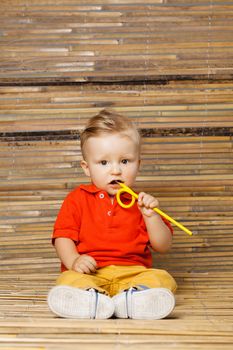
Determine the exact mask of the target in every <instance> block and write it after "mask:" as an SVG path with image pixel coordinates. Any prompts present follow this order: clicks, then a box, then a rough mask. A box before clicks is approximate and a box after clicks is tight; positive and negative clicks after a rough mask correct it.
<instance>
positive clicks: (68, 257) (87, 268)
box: [48, 110, 176, 319]
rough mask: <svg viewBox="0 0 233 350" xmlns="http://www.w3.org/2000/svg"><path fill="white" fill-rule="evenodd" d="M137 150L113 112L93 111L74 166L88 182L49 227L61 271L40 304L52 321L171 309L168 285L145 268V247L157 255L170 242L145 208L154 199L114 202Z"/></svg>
mask: <svg viewBox="0 0 233 350" xmlns="http://www.w3.org/2000/svg"><path fill="white" fill-rule="evenodd" d="M140 147H141V139H140V135H139V132H138V130H137V129H136V127H135V126H134V125H133V124H132V123H131V121H130V120H129V119H128V118H126V117H124V116H122V115H119V114H117V113H115V112H114V111H107V110H103V111H101V112H100V113H99V114H98V115H97V116H95V117H93V118H91V119H90V120H89V122H88V124H87V126H86V128H85V129H84V130H83V132H82V133H81V150H82V155H83V160H82V161H81V167H82V169H83V171H84V173H85V174H86V175H87V176H88V177H90V180H91V183H90V184H88V185H80V186H79V187H78V188H76V189H74V190H73V191H72V192H71V193H70V194H68V196H67V197H66V199H65V200H64V202H63V205H62V207H61V209H60V212H59V214H58V217H57V220H56V222H55V226H54V232H53V244H54V245H55V248H56V252H57V255H58V257H59V258H60V260H61V270H62V274H61V275H60V276H59V277H58V280H57V283H56V286H55V287H54V288H52V289H51V291H50V292H49V295H48V305H49V307H50V309H51V310H52V311H53V312H54V313H55V314H56V315H58V316H61V317H67V318H96V319H107V318H110V317H111V316H114V317H117V318H132V319H161V318H164V317H166V316H168V315H169V314H170V313H171V311H172V310H173V308H174V305H175V298H174V295H173V292H175V290H176V282H175V281H174V279H173V278H172V276H170V275H169V274H168V273H167V272H166V271H165V270H159V269H153V268H152V256H151V251H150V249H154V250H155V251H157V252H159V253H165V252H167V251H168V250H169V249H170V247H171V244H172V228H171V226H170V224H169V223H168V222H167V221H166V220H164V219H162V218H161V217H160V216H159V215H158V214H157V213H156V212H155V211H153V210H152V209H153V208H154V207H159V203H158V200H157V199H156V198H154V197H153V196H152V195H150V194H147V193H144V192H140V193H139V195H138V202H136V203H135V204H134V205H133V206H132V207H131V208H128V209H125V208H122V207H121V206H120V205H119V204H118V203H117V201H116V198H115V195H116V193H117V191H118V190H119V188H120V185H119V182H123V183H125V184H126V185H127V186H129V187H131V186H133V184H134V182H135V179H136V176H137V172H138V169H139V165H140ZM121 199H122V201H123V202H124V203H126V204H127V203H129V201H131V198H129V196H128V195H127V194H123V195H122V196H121Z"/></svg>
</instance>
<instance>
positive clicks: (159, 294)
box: [113, 288, 175, 320]
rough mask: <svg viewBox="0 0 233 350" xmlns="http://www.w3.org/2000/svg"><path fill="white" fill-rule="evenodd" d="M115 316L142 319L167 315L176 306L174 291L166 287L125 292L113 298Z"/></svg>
mask: <svg viewBox="0 0 233 350" xmlns="http://www.w3.org/2000/svg"><path fill="white" fill-rule="evenodd" d="M113 301H114V303H115V316H116V317H118V318H127V317H128V318H132V319H141V320H159V319H162V318H165V317H167V316H168V315H169V314H170V313H171V312H172V310H173V309H174V306H175V297H174V295H173V293H172V292H171V291H170V290H169V289H166V288H151V289H147V290H143V291H133V292H130V291H129V292H124V293H121V294H119V295H117V296H115V297H114V298H113Z"/></svg>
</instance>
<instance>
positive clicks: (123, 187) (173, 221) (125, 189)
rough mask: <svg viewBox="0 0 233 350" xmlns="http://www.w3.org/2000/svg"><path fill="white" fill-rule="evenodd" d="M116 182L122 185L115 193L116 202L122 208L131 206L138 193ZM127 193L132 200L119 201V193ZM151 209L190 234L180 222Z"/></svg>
mask: <svg viewBox="0 0 233 350" xmlns="http://www.w3.org/2000/svg"><path fill="white" fill-rule="evenodd" d="M118 184H119V185H120V186H121V187H122V188H120V189H119V190H118V192H117V194H116V199H117V202H118V203H119V205H120V206H121V207H122V208H126V209H127V208H131V207H132V206H133V205H134V203H135V200H136V199H138V195H137V193H135V192H134V191H133V190H131V188H129V187H128V186H126V185H125V184H124V183H122V182H118ZM125 192H127V193H129V194H131V196H132V200H131V202H130V203H129V204H124V203H122V201H121V194H122V193H125ZM153 210H154V211H155V212H156V213H158V214H159V215H161V216H163V217H164V218H165V219H167V220H168V221H170V222H171V223H172V224H174V225H176V226H177V227H179V228H180V229H181V230H183V231H184V232H186V233H187V234H188V235H190V236H192V232H191V231H190V230H188V229H187V228H186V227H184V226H183V225H182V224H180V223H179V222H177V221H176V220H174V219H173V218H171V217H170V216H168V215H167V214H165V213H164V212H163V211H162V210H160V209H158V208H153Z"/></svg>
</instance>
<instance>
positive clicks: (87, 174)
mask: <svg viewBox="0 0 233 350" xmlns="http://www.w3.org/2000/svg"><path fill="white" fill-rule="evenodd" d="M80 165H81V167H82V169H83V171H84V173H85V175H86V176H90V171H89V167H88V164H87V162H86V161H85V160H81V162H80Z"/></svg>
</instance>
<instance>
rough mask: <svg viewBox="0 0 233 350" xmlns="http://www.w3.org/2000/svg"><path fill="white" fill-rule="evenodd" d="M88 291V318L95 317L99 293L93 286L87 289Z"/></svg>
mask: <svg viewBox="0 0 233 350" xmlns="http://www.w3.org/2000/svg"><path fill="white" fill-rule="evenodd" d="M88 291H89V292H90V293H91V308H90V318H91V319H95V318H96V312H97V305H98V298H99V293H98V292H97V291H96V290H95V289H94V288H91V289H88Z"/></svg>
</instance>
